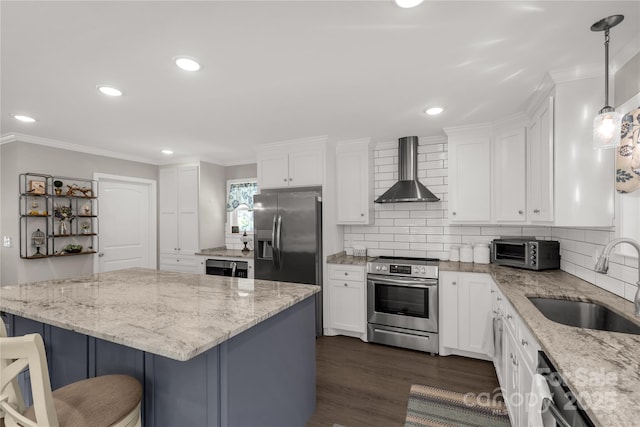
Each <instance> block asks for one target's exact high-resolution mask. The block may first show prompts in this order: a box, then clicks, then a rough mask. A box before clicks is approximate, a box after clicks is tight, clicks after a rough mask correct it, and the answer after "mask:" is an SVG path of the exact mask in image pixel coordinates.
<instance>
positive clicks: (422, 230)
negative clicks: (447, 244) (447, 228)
mask: <svg viewBox="0 0 640 427" xmlns="http://www.w3.org/2000/svg"><path fill="white" fill-rule="evenodd" d="M442 229H443V227H411V234H442Z"/></svg>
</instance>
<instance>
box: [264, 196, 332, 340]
mask: <svg viewBox="0 0 640 427" xmlns="http://www.w3.org/2000/svg"><path fill="white" fill-rule="evenodd" d="M320 196H321V193H320V191H319V190H318V191H315V190H313V191H287V192H270V193H263V194H257V195H255V196H254V197H253V221H254V230H255V234H254V239H255V241H254V261H255V265H254V275H255V278H256V279H265V280H277V281H282V282H294V283H306V284H310V285H318V286H322V201H321V197H320ZM316 335H317V336H321V335H322V292H320V293H318V294H316Z"/></svg>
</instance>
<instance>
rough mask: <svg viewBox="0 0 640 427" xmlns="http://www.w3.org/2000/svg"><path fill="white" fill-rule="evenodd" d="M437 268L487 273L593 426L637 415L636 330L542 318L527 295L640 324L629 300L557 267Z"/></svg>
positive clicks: (631, 420)
mask: <svg viewBox="0 0 640 427" xmlns="http://www.w3.org/2000/svg"><path fill="white" fill-rule="evenodd" d="M440 271H462V272H475V273H488V274H490V275H491V276H492V277H493V279H494V280H495V282H496V283H497V285H498V287H499V288H500V289H501V290H502V292H503V293H504V295H505V296H506V297H507V299H508V300H509V302H510V303H511V304H512V305H513V307H514V308H515V309H516V310H517V311H518V313H519V314H520V317H522V319H523V320H524V322H525V323H526V324H527V325H528V326H529V329H530V330H531V331H532V332H533V334H534V335H535V336H536V338H537V339H538V342H539V343H540V345H541V346H542V349H543V350H544V352H545V353H546V354H547V356H549V359H551V361H552V363H553V364H554V366H555V367H556V369H558V371H559V372H560V375H562V377H563V378H564V380H565V381H566V382H567V384H568V385H569V387H570V388H571V390H572V391H573V392H574V394H576V397H577V399H578V401H579V402H580V404H581V405H582V406H583V407H584V408H585V410H586V411H587V413H588V414H589V417H590V418H591V420H592V421H593V422H594V423H595V424H596V425H597V426H607V427H609V426H632V425H638V420H640V335H632V334H623V333H618V332H607V331H598V330H593V329H583V328H576V327H572V326H566V325H563V324H560V323H556V322H553V321H551V320H549V319H547V318H546V317H545V316H544V315H543V314H542V313H541V312H540V311H538V309H537V308H536V307H535V306H534V305H533V304H532V303H531V302H530V301H529V300H528V299H527V297H528V296H543V297H554V298H562V299H570V300H576V301H593V302H598V303H600V304H602V305H604V306H607V307H609V308H610V309H612V310H614V311H616V312H618V313H620V314H622V315H624V317H627V318H629V319H631V320H633V321H634V322H636V323H638V324H640V318H638V317H635V316H634V315H633V303H632V302H630V301H627V300H625V299H624V298H620V297H618V296H617V295H615V294H613V293H610V292H607V291H605V290H603V289H600V288H598V287H597V286H594V285H592V284H590V283H588V282H586V281H584V280H582V279H579V278H578V277H575V276H572V275H570V274H568V273H565V272H563V271H560V270H549V271H541V272H533V271H528V270H523V269H518V268H512V267H503V266H497V265H492V264H489V265H487V264H473V263H461V262H440Z"/></svg>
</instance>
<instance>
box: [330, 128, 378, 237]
mask: <svg viewBox="0 0 640 427" xmlns="http://www.w3.org/2000/svg"><path fill="white" fill-rule="evenodd" d="M373 185H374V181H373V147H372V144H371V140H370V139H369V138H367V139H361V140H356V141H342V142H339V143H338V145H337V147H336V193H337V202H336V207H337V210H338V212H337V223H338V224H347V225H348V224H371V223H372V221H373Z"/></svg>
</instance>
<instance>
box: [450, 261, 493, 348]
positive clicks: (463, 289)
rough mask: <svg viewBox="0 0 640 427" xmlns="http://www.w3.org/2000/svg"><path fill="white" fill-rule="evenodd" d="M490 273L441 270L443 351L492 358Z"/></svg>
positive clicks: (491, 281)
mask: <svg viewBox="0 0 640 427" xmlns="http://www.w3.org/2000/svg"><path fill="white" fill-rule="evenodd" d="M493 283H494V282H493V280H492V279H491V276H489V275H488V274H481V273H460V272H450V271H441V272H440V281H439V285H440V336H439V339H440V354H441V355H445V356H446V355H448V354H459V355H462V356H470V357H477V358H481V359H487V360H488V359H489V356H488V354H487V353H488V351H487V350H488V348H489V347H490V346H491V345H492V338H493V322H492V316H491V305H492V301H491V287H492V284H493Z"/></svg>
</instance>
